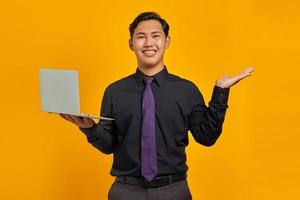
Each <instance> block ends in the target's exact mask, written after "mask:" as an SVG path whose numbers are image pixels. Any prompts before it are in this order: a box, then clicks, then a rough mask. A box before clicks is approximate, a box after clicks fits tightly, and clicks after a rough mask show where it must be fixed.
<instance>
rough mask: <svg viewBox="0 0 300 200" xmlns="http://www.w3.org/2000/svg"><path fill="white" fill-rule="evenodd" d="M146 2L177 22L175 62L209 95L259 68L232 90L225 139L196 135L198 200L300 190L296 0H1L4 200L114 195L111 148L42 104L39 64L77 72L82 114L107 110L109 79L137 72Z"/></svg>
mask: <svg viewBox="0 0 300 200" xmlns="http://www.w3.org/2000/svg"><path fill="white" fill-rule="evenodd" d="M143 11H156V12H159V13H160V14H161V15H162V17H163V18H165V19H166V20H167V21H168V22H169V24H170V26H171V29H170V36H171V46H170V48H169V49H168V50H167V51H166V55H165V56H166V57H165V63H166V65H167V67H168V70H169V72H171V73H174V74H177V75H179V76H181V77H184V78H186V79H189V80H192V81H193V82H194V83H196V85H197V86H198V87H199V89H200V90H201V92H202V94H203V96H204V98H205V101H206V103H208V102H209V100H210V98H211V93H212V89H213V85H214V82H215V80H216V79H217V78H219V77H221V76H223V75H225V74H228V75H234V74H236V73H238V72H240V71H241V70H243V69H245V68H246V67H248V66H255V71H254V73H253V76H250V77H248V78H247V79H245V80H242V81H241V82H239V83H238V84H237V85H234V86H233V87H232V88H231V90H230V97H229V102H228V104H229V108H228V110H227V115H226V118H225V123H224V127H223V133H222V135H221V136H220V138H219V140H218V141H217V143H216V144H215V145H214V146H213V147H209V148H208V147H204V146H201V145H200V144H197V143H196V142H195V141H194V140H193V138H192V137H190V144H189V146H188V147H187V154H188V165H189V171H188V181H189V186H190V189H191V191H192V194H193V197H194V199H195V200H219V199H225V200H265V199H270V200H281V199H288V200H296V199H299V198H300V195H299V194H298V193H299V190H300V180H299V176H300V173H299V169H300V161H299V156H300V149H299V142H300V128H299V121H298V120H299V115H300V108H299V102H300V95H299V86H300V84H299V83H300V80H299V72H300V70H299V67H300V66H299V64H300V62H299V61H300V53H299V50H300V40H299V35H300V28H299V27H300V3H299V1H296V0H247V1H244V0H227V1H226V0H216V1H203V0H200V1H196V0H194V1H190V0H186V1H171V0H160V1H155V0H154V1H129V0H122V1H121V0H115V1H102V0H98V1H96V0H85V1H78V0H72V1H71V0H60V1H59V0H51V1H50V0H47V1H37V0H27V1H25V0H11V1H2V2H1V6H0V68H1V73H0V85H1V86H0V91H1V98H0V105H1V107H0V108H1V119H0V121H1V134H0V152H1V165H0V199H3V200H8V199H9V200H15V199H26V200H27V199H28V200H87V199H89V200H99V199H100V200H102V199H107V192H108V190H109V187H110V185H111V183H112V181H113V177H111V176H110V175H109V172H110V168H111V163H112V155H104V154H102V153H100V152H99V151H98V150H97V149H95V148H94V147H92V146H91V145H90V144H88V142H87V140H86V137H85V136H84V135H83V133H81V132H80V131H79V130H78V128H77V127H75V126H73V125H71V124H70V123H68V122H66V121H64V120H63V119H61V118H59V117H58V116H57V115H54V114H48V113H43V112H42V111H41V102H40V93H39V76H38V75H39V69H40V68H53V69H76V70H78V71H79V79H80V93H81V106H82V111H83V112H85V113H94V114H97V113H99V110H100V104H101V100H102V95H103V91H104V89H105V88H106V86H107V85H108V84H110V83H111V82H113V81H116V80H118V79H120V78H122V77H124V76H127V75H129V74H132V73H134V72H135V69H136V61H135V56H134V54H133V53H132V52H131V51H130V50H129V47H128V39H129V32H128V26H129V23H130V22H131V21H132V20H133V19H134V17H135V16H136V15H138V14H139V13H140V12H143ZM190 136H191V135H190Z"/></svg>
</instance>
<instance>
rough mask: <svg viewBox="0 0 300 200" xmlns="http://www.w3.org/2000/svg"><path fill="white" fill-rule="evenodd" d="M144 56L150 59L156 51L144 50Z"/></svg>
mask: <svg viewBox="0 0 300 200" xmlns="http://www.w3.org/2000/svg"><path fill="white" fill-rule="evenodd" d="M142 52H143V54H144V55H146V56H148V57H152V56H154V55H155V53H156V50H144V51H142Z"/></svg>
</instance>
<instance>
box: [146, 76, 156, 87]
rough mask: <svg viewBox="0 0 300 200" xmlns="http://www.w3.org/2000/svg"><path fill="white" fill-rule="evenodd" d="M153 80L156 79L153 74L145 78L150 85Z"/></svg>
mask: <svg viewBox="0 0 300 200" xmlns="http://www.w3.org/2000/svg"><path fill="white" fill-rule="evenodd" d="M153 80H154V78H153V77H152V76H151V77H145V78H144V81H145V83H146V85H150V84H151V83H152V81H153Z"/></svg>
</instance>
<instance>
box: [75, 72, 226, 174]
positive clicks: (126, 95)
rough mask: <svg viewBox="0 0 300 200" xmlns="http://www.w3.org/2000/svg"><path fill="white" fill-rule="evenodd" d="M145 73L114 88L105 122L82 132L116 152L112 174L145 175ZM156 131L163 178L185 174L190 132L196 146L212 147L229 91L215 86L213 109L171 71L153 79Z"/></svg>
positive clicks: (105, 101)
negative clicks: (143, 132)
mask: <svg viewBox="0 0 300 200" xmlns="http://www.w3.org/2000/svg"><path fill="white" fill-rule="evenodd" d="M144 77H145V75H144V74H143V73H142V72H141V71H140V70H139V69H138V68H137V70H136V73H134V74H131V75H129V76H127V77H125V78H123V79H121V80H118V81H116V82H114V83H112V84H110V85H109V86H108V87H107V88H106V90H105V92H104V95H103V99H102V105H101V116H104V117H110V118H114V119H115V120H114V121H106V120H100V121H99V122H98V123H97V124H95V125H94V126H93V127H91V128H80V130H81V131H82V132H83V133H85V135H86V136H87V140H88V142H89V143H90V144H92V145H93V146H94V147H96V148H97V149H99V150H100V151H101V152H103V153H105V154H110V153H113V165H112V169H111V172H110V173H111V175H112V176H119V175H129V176H140V175H141V159H140V157H141V153H140V149H141V147H140V145H141V143H140V137H141V131H140V130H141V109H142V95H143V90H144V88H145V84H144V81H143V78H144ZM151 87H152V91H153V95H154V98H155V116H156V120H155V129H156V145H157V159H158V175H166V174H176V173H183V172H186V171H187V170H188V166H187V165H186V154H185V147H186V146H187V145H188V143H189V141H188V131H190V132H191V133H192V135H193V137H194V139H195V140H196V142H198V143H200V144H202V145H205V146H211V145H213V144H214V143H215V142H216V140H217V139H218V137H219V136H220V134H221V132H222V124H223V121H224V119H225V113H226V109H227V108H228V105H227V101H228V96H229V88H220V87H218V86H214V89H213V94H212V99H211V101H210V102H209V106H208V107H207V106H206V105H205V102H204V99H203V96H202V94H201V93H200V91H199V89H198V88H197V86H196V85H195V84H194V83H193V82H191V81H189V80H186V79H183V78H180V77H178V76H176V75H173V74H170V73H168V71H167V68H166V67H164V69H163V70H162V71H160V72H159V73H157V74H155V75H154V81H153V82H152V85H151Z"/></svg>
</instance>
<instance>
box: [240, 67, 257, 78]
mask: <svg viewBox="0 0 300 200" xmlns="http://www.w3.org/2000/svg"><path fill="white" fill-rule="evenodd" d="M253 70H254V68H253V67H250V68H247V69H246V70H244V71H242V72H241V73H239V74H238V75H237V77H238V78H239V79H243V78H245V77H247V76H250V75H251V73H252V72H253Z"/></svg>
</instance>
